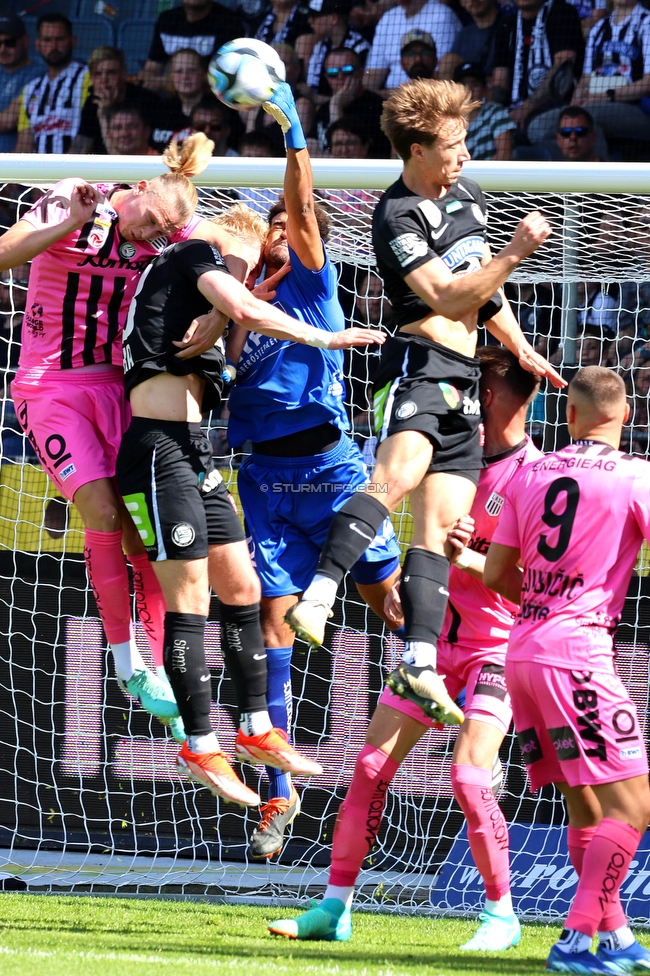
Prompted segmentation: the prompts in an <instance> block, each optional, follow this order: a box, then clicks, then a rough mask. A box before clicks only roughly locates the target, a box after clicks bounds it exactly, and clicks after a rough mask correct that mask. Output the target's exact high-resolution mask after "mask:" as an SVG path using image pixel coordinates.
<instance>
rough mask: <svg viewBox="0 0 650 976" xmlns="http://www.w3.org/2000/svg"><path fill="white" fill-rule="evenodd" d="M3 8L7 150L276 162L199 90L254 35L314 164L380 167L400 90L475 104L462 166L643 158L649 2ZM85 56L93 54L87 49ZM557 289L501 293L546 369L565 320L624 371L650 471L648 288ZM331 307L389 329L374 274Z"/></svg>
mask: <svg viewBox="0 0 650 976" xmlns="http://www.w3.org/2000/svg"><path fill="white" fill-rule="evenodd" d="M12 2H13V0H10V2H9V4H8V6H9V12H4V13H2V14H0V152H5V153H11V152H34V153H66V152H71V153H88V154H99V155H101V154H105V153H110V154H117V155H126V154H138V155H142V154H144V155H147V154H152V155H153V154H159V153H160V152H161V151H162V150H163V149H164V148H165V147H166V146H167V144H168V143H169V142H170V141H171V140H172V139H177V140H178V141H180V142H182V140H183V139H185V138H186V137H187V135H188V134H189V133H191V132H205V133H206V135H207V136H208V137H209V138H210V139H212V140H213V142H214V154H215V155H216V156H232V157H235V156H257V157H267V156H282V155H283V154H284V147H283V141H282V136H281V132H280V129H279V127H278V126H277V125H276V124H275V123H274V121H273V119H271V118H270V116H268V115H267V114H266V113H265V112H264V111H263V110H262V109H257V108H254V109H251V110H249V111H247V112H234V111H232V110H230V109H228V108H227V107H226V106H225V105H223V104H222V103H221V102H219V101H218V100H217V99H216V98H215V96H214V95H213V94H212V93H211V91H210V89H209V86H208V80H207V66H208V63H209V61H210V59H211V57H212V56H213V55H214V53H215V52H216V51H217V50H218V48H219V47H220V46H221V45H222V44H223V43H225V42H226V41H228V40H231V39H233V38H236V37H243V36H248V37H256V38H258V39H260V40H263V41H266V42H267V43H269V44H271V45H272V46H273V47H274V48H275V50H276V51H277V52H278V54H279V55H280V57H281V59H282V61H283V62H284V64H285V67H286V74H287V81H288V83H289V84H290V85H291V87H292V89H293V92H294V95H295V98H296V103H297V107H298V111H299V114H300V118H301V121H302V124H303V127H304V130H305V132H306V134H307V136H308V144H309V149H310V152H311V154H312V155H313V156H331V157H334V158H342V159H351V158H352V159H366V158H368V159H371V158H387V157H389V156H390V145H389V143H388V140H387V139H386V137H385V136H384V134H383V133H382V131H381V126H380V118H381V112H382V105H383V101H384V99H385V98H386V97H387V95H388V94H389V93H390V92H391V90H392V89H393V88H395V87H396V86H397V85H399V84H401V83H403V82H405V81H407V80H408V79H412V78H439V79H443V80H454V81H456V82H460V83H462V84H464V85H466V86H467V87H468V88H469V89H470V91H471V93H472V96H473V98H474V100H475V101H476V102H477V103H479V107H477V108H476V109H475V110H474V112H473V113H472V116H471V118H470V122H469V130H468V136H467V145H468V149H469V151H470V153H471V156H472V158H473V159H479V160H488V159H494V160H511V159H512V160H542V161H544V160H566V161H568V162H597V161H607V160H611V161H634V160H650V0H644V2H645V3H647V4H648V9H646V6H644V5H643V3H639V2H636V0H447V2H441V0H297V2H295V0H223V2H222V3H218V2H213V0H182V2H180V3H178V2H177V3H176V5H174V6H170V5H169V3H170V0H130V2H129V3H127V0H115V6H112V5H109V4H102V3H96V2H95V0H49V2H48V3H46V4H43V5H39V10H43V11H44V12H43V13H41V14H40V16H37V17H36V16H34V17H25V18H21V17H20V16H19V15H18V14H17V13H13V12H11V10H12V6H11V4H12ZM171 2H172V3H173V2H174V0H171ZM16 4H17V0H16ZM50 7H51V8H53V10H52V11H51V12H50ZM16 9H18V8H17V5H16ZM63 10H65V11H66V12H65V13H64V12H60V11H63ZM99 11H103V12H102V13H100V12H99ZM98 25H99V26H100V27H101V28H102V29H101V30H99V29H96V28H97V27H98ZM102 31H103V33H102ZM93 38H96V39H97V38H98V39H100V40H102V41H103V42H102V43H98V44H93V45H92V47H91V46H90V44H91V42H92V39H93ZM202 192H207V191H202ZM212 192H213V193H215V194H218V193H220V194H221V199H226V202H229V200H230V199H231V198H232V199H237V196H238V194H237V191H235V190H233V191H212ZM7 193H8V191H7V189H5V195H6V194H7ZM239 195H240V196H241V197H242V198H243V199H245V200H246V202H247V203H249V205H251V206H253V207H254V208H255V209H257V210H259V211H260V212H263V213H266V211H267V210H268V207H269V205H270V204H271V203H272V202H273V199H274V194H273V193H272V192H271V191H269V190H262V189H255V190H247V191H240V194H239ZM377 196H378V195H377V193H376V191H368V192H366V191H349V192H346V191H338V195H337V196H336V197H332V203H333V206H334V207H335V208H336V209H337V210H338V211H340V212H341V213H343V214H345V212H346V211H350V212H353V211H354V212H355V213H356V214H364V215H365V218H366V219H368V218H369V215H370V213H371V212H372V209H373V208H374V205H375V203H376V199H377ZM23 202H24V204H25V205H27V204H28V203H29V202H30V200H29V199H28V198H27V196H24V201H23ZM5 209H8V210H9V209H11V208H7V205H6V204H5ZM14 211H15V212H14ZM14 211H12V212H11V213H9V212H7V214H6V215H2V220H1V223H2V225H3V226H8V223H9V222H10V221H11V219H12V218H13V219H15V217H16V216H19V213H18V210H17V209H16V208H15V207H14ZM27 274H28V268H27V266H26V267H25V268H23V269H18V270H17V271H16V272H14V273H13V278H12V277H11V275H10V274H9V273H7V274H5V275H4V278H3V281H2V282H1V283H0V303H1V304H0V340H2V341H1V343H0V346H1V347H2V348H1V349H0V352H2V356H3V359H4V362H3V363H2V364H0V365H2V366H3V367H4V370H7V369H9V370H11V368H12V366H13V365H14V363H13V359H14V358H15V352H16V348H17V345H16V337H17V336H18V337H19V324H20V318H21V317H22V314H23V309H22V308H21V307H20V296H21V294H22V292H23V291H24V285H25V283H26V276H27ZM21 275H22V277H21ZM5 279H6V280H5ZM23 279H25V280H23ZM10 286H11V287H10ZM563 287H564V288H567V287H568V286H566V285H565V286H561V285H555V284H554V285H550V284H547V285H544V284H542V285H540V284H537V285H534V286H533V285H529V286H528V285H517V286H516V287H515V286H511V288H512V293H511V294H510V296H509V297H510V299H511V301H512V303H513V307H514V309H515V312H516V314H517V315H518V317H519V319H520V322H521V324H522V327H523V328H524V331H525V332H527V334H529V337H530V338H531V339H532V340H533V341H534V342H535V343H536V345H537V348H538V350H539V351H540V352H542V353H543V354H544V355H548V356H550V357H551V358H552V359H553V361H554V362H557V363H560V362H562V361H563V358H562V357H563V356H565V353H566V350H565V349H564V348H563V346H562V342H561V335H562V328H561V317H562V312H561V310H562V309H563V308H564V309H565V310H566V308H567V307H568V306H569V305H570V304H571V303H573V305H574V307H575V309H576V312H575V322H576V327H575V334H576V339H575V341H576V343H577V346H576V360H577V362H579V363H580V364H581V365H587V364H589V363H600V364H604V365H610V366H613V367H615V368H616V369H618V370H620V371H621V374H622V375H623V376H624V378H625V380H626V382H627V384H628V389H629V393H630V396H631V397H632V398H633V399H634V402H635V404H636V405H635V407H634V411H633V417H632V423H633V426H632V428H631V430H632V431H633V434H631V435H630V443H629V447H630V449H631V450H635V451H639V452H641V453H645V452H646V451H647V450H648V434H647V421H648V397H649V396H650V338H649V335H650V332H649V327H650V311H649V309H650V291H649V290H648V289H649V286H647V285H645V284H641V285H635V286H634V287H632V286H623V285H621V286H619V285H614V284H610V285H609V286H605V285H601V284H599V283H597V282H591V283H587V284H586V285H584V286H581V288H578V290H577V291H575V286H573V288H574V292H575V293H572V294H571V296H570V301H568V300H567V295H566V294H564V295H563V292H562V290H563ZM341 289H342V292H341V293H342V302H343V305H344V307H345V308H346V311H347V312H348V315H349V317H350V320H351V321H353V322H354V323H355V324H358V323H360V322H363V323H364V324H371V325H376V326H385V325H387V324H388V325H389V324H390V309H389V308H388V307H387V306H386V303H385V301H384V300H383V298H382V295H381V289H380V287H379V279H378V278H376V275H374V273H372V274H371V273H368V272H366V271H364V272H363V274H362V273H361V272H360V271H358V270H356V271H355V270H354V269H347V270H346V269H345V268H344V269H343V271H342V274H341ZM646 292H648V294H646ZM10 294H11V296H12V297H11V300H10ZM354 296H356V298H355V297H354ZM565 314H566V313H565ZM10 333H11V334H12V335H13V342H12V344H11V350H10V352H8V350H9V338H8V337H9V335H10ZM3 350H4V351H3ZM349 358H350V362H349V366H350V375H351V391H352V393H351V405H350V413H351V418H352V419H354V420H356V422H357V424H361V425H362V426H364V425H365V427H366V429H368V430H369V428H368V427H367V424H368V418H369V410H370V405H369V403H368V399H367V398H368V390H369V388H370V387H369V383H370V377H369V374H368V363H369V360H368V357H367V356H360V355H356V354H354V355H351V356H350V357H349ZM564 361H566V359H565V360H564ZM5 392H6V391H5ZM537 409H538V413H539V405H538V408H537ZM541 419H543V418H541Z"/></svg>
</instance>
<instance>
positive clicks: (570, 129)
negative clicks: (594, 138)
mask: <svg viewBox="0 0 650 976" xmlns="http://www.w3.org/2000/svg"><path fill="white" fill-rule="evenodd" d="M557 131H558V133H559V134H560V135H561V136H562V138H563V139H568V138H569V136H570V135H571V133H574V134H575V135H576V136H578V138H580V137H581V136H588V135H589V133H590V132H591V129H590V128H588V126H586V125H574V126H569V125H566V126H562V128H561V129H558V130H557Z"/></svg>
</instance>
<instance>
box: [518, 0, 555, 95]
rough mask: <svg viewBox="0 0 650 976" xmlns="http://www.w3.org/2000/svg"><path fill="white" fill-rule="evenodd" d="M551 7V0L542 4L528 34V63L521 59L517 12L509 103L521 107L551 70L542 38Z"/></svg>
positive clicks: (520, 22) (521, 37)
mask: <svg viewBox="0 0 650 976" xmlns="http://www.w3.org/2000/svg"><path fill="white" fill-rule="evenodd" d="M552 6H553V0H546V3H545V4H544V6H543V7H542V8H541V10H540V11H539V12H538V14H537V17H536V18H535V23H534V24H533V29H532V31H531V35H530V46H529V49H528V63H527V65H526V63H525V59H524V49H525V47H526V45H525V43H524V18H523V17H522V14H521V10H520V11H518V13H517V31H516V35H515V65H514V71H513V73H512V95H511V98H512V104H513V105H521V103H522V102H524V101H525V100H526V99H527V98H528V97H529V96H530V95H532V94H533V92H534V91H535V90H536V89H537V88H539V86H540V85H541V83H542V81H543V80H544V77H545V75H546V73H547V72H548V71H549V70H550V69H551V68H552V67H553V56H552V54H551V48H550V46H549V43H548V37H547V35H546V23H547V21H548V16H549V14H550V12H551V8H552Z"/></svg>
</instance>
